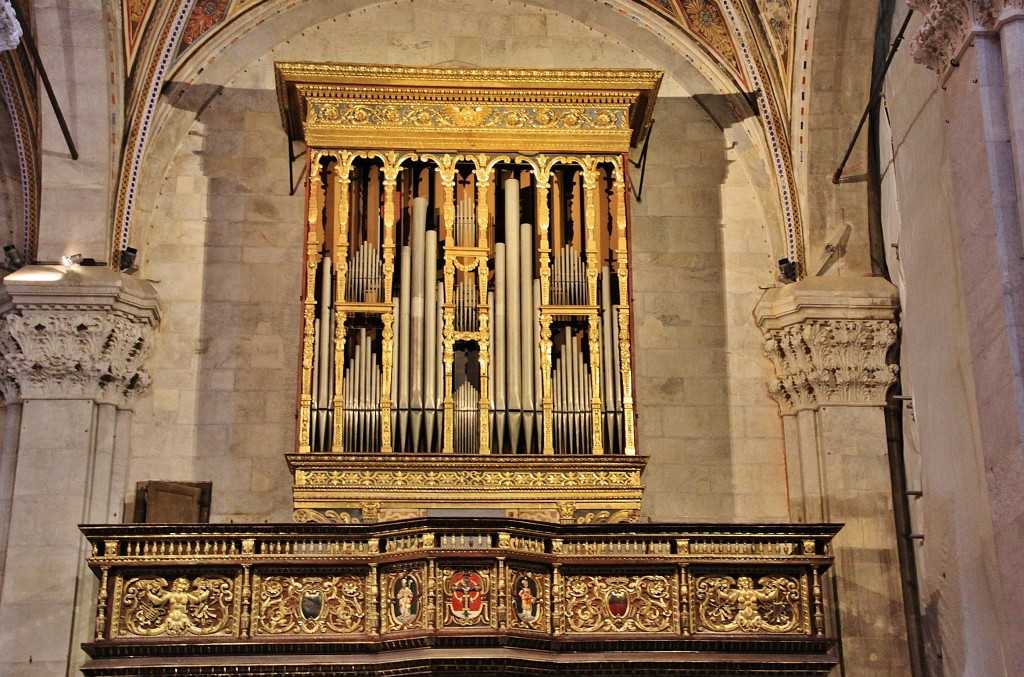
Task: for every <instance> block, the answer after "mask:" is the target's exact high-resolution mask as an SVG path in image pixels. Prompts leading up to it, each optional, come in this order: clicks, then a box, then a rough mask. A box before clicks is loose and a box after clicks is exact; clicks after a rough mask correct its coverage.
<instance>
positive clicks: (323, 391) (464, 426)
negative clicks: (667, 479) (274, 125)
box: [277, 64, 661, 520]
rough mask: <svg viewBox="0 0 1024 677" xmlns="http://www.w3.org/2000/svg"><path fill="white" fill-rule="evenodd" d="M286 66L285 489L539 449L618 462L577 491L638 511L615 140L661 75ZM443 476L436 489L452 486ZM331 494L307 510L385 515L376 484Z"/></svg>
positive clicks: (549, 474)
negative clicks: (299, 235) (289, 292)
mask: <svg viewBox="0 0 1024 677" xmlns="http://www.w3.org/2000/svg"><path fill="white" fill-rule="evenodd" d="M277 76H278V92H279V98H280V101H281V107H282V115H283V117H284V122H285V126H286V129H287V130H288V131H289V134H290V136H291V137H292V138H301V139H303V140H304V141H305V142H306V145H307V148H308V151H307V158H306V159H307V164H306V200H307V203H306V204H307V208H306V239H305V242H306V246H305V271H306V274H305V281H304V287H303V297H302V304H303V324H302V328H301V337H302V363H301V367H300V379H299V388H300V392H299V411H298V439H297V453H296V454H295V455H293V456H291V457H289V461H290V463H291V465H292V467H293V472H294V473H295V477H296V487H295V490H296V497H298V496H299V494H300V493H302V491H300V489H299V487H300V485H302V486H312V484H311V483H310V482H312V483H313V484H315V483H316V482H319V481H321V480H322V479H323V478H324V477H327V478H330V477H332V476H331V475H330V474H328V475H326V476H325V475H322V474H319V473H321V472H327V473H330V472H332V471H330V470H327V469H329V468H334V469H335V470H334V471H333V472H335V475H333V477H335V478H338V477H341V478H342V479H340V480H336V481H335V486H345V485H346V483H347V482H348V479H347V478H348V477H350V475H345V474H343V473H342V471H341V470H339V469H345V470H346V471H352V470H353V469H354V468H356V467H357V466H358V467H364V466H365V467H366V468H368V469H371V470H367V472H373V473H376V474H377V475H379V479H380V480H381V481H382V482H387V481H388V478H389V477H391V478H392V479H394V478H395V477H396V476H400V477H409V476H415V477H416V478H417V480H416V481H417V482H420V483H429V482H430V481H437V476H438V473H439V471H438V469H439V468H455V467H456V466H457V467H460V468H470V469H476V470H468V471H466V473H467V474H465V475H464V476H463V479H464V480H465V481H468V480H469V478H471V477H472V478H474V482H476V478H480V477H482V478H483V483H484V485H487V483H488V482H498V483H499V484H501V483H502V482H504V483H506V484H508V482H511V483H512V484H513V485H514V484H516V483H517V482H519V483H522V482H523V481H525V480H523V478H522V477H519V476H516V477H514V478H513V479H511V480H507V481H506V480H504V479H501V478H500V477H499V476H498V475H487V474H486V473H485V474H484V475H483V476H481V475H479V473H480V472H484V471H483V470H482V469H484V468H499V467H500V468H517V469H521V470H522V469H532V468H536V469H537V470H530V472H533V473H534V474H535V476H536V477H540V478H541V480H540V481H541V483H542V484H545V483H546V484H548V485H552V486H555V485H564V484H565V482H564V481H563V480H562V479H560V475H559V473H561V475H564V467H570V466H571V467H573V468H583V467H585V468H589V469H595V468H598V467H599V466H600V468H606V467H607V468H617V469H625V468H628V470H625V471H624V474H623V475H622V477H623V478H624V480H623V482H624V486H623V487H617V488H616V490H608V491H604V492H603V494H602V493H601V492H594V496H591V497H590V498H591V499H593V501H598V502H600V501H603V503H593V502H592V503H589V504H587V505H592V507H595V508H596V507H598V505H599V504H600V505H606V504H607V505H608V506H611V507H621V506H622V505H629V506H631V507H630V508H629V509H630V510H635V508H636V507H638V500H639V487H640V485H639V469H642V466H643V462H642V460H641V459H639V458H638V457H637V449H636V443H635V439H636V437H635V431H634V421H635V412H634V403H633V397H632V392H633V386H632V360H631V355H632V352H631V331H630V329H631V320H630V317H631V304H630V296H629V277H630V269H629V232H630V230H629V224H628V213H629V205H628V190H629V189H628V186H627V182H628V150H629V147H630V145H631V144H635V141H636V140H637V139H638V138H639V136H640V134H642V133H643V130H644V128H645V127H646V126H647V125H649V121H650V113H651V106H652V105H653V101H654V97H655V95H656V91H657V86H658V83H659V82H660V78H661V74H660V73H656V72H652V71H617V70H611V71H598V70H593V71H553V72H549V71H529V70H522V71H517V70H512V69H443V68H433V69H416V68H408V67H399V66H381V67H371V66H355V65H341V64H277ZM431 459H433V460H431ZM444 459H448V460H444ZM456 459H461V460H456ZM556 459H563V460H558V461H556ZM571 459H576V460H571ZM630 459H636V460H635V461H631V460H630ZM431 463H433V466H431V465H430V464H431ZM602 463H603V464H604V465H601V464H602ZM560 464H561V465H560ZM565 464H570V466H566V465H565ZM572 464H575V465H572ZM581 464H582V465H581ZM588 464H589V465H588ZM595 464H596V465H595ZM609 464H610V465H609ZM616 464H618V465H616ZM314 466H315V467H316V468H318V469H323V470H322V471H321V470H318V469H314ZM402 466H404V467H405V468H406V470H404V471H401V472H402V473H405V474H401V473H399V475H389V474H388V473H387V472H383V473H382V469H388V472H390V471H391V470H392V469H395V468H399V467H402ZM431 467H432V468H433V470H429V469H428V468H431ZM556 468H563V470H556ZM494 472H498V471H494ZM599 472H604V471H599ZM339 473H340V474H339ZM409 473H412V475H409ZM424 473H425V474H424ZM430 473H434V474H433V475H431V474H430ZM537 473H539V474H537ZM587 473H588V474H586V477H587V478H591V474H589V473H590V470H588V471H587ZM367 477H369V476H367ZM581 477H582V475H581ZM594 477H595V478H596V477H598V476H597V475H594ZM600 477H604V478H606V477H607V475H603V476H600ZM544 478H551V479H544ZM452 481H453V482H454V483H456V484H457V483H458V479H457V478H453V480H452ZM588 481H589V479H588ZM369 482H371V483H372V480H369ZM440 484H441V485H443V484H444V482H441V483H440ZM439 487H440V485H439ZM463 488H464V489H467V490H468V491H469V492H470V493H473V492H477V494H478V498H479V497H482V496H483V495H484V494H485V493H486V492H487V490H488V489H495V491H491V493H490V494H488V498H487V499H486V500H477V501H476V503H477V505H487V506H494V505H504V499H502V498H501V497H502V496H504V497H505V498H510V500H511V501H512V503H513V504H523V506H524V507H529V508H532V509H534V512H535V513H536V512H537V511H540V512H541V513H542V512H543V511H544V510H548V511H549V512H550V511H551V510H556V511H558V512H557V515H555V514H554V513H551V515H552V517H553V519H561V520H564V519H566V517H567V515H569V514H570V512H572V511H571V510H570V508H572V507H573V506H575V505H576V504H577V503H578V501H569V500H560V497H563V496H564V495H566V494H567V493H569V494H571V493H573V492H570V491H569V489H571V487H567V486H563V487H562V489H563V490H562V491H561V493H559V492H557V491H556V492H555V493H556V494H557V496H552V497H549V498H554V499H559V500H553V501H552V500H537V499H533V498H529V499H527V498H525V496H526V493H527V492H526V491H525V489H527V487H519V488H514V487H511V486H510V487H509V490H508V491H505V490H502V489H496V488H495V487H488V486H482V487H477V486H473V482H471V483H470V484H469V485H466V484H465V483H464V484H463ZM546 488H547V489H550V488H551V487H546ZM620 489H621V490H623V491H619V490H620ZM509 492H511V493H509ZM617 492H618V493H617ZM317 493H318V492H317V491H313V492H312V494H310V495H313V494H317ZM350 493H351V492H350ZM366 493H367V492H365V491H364V492H363V494H366ZM369 493H371V494H372V493H373V492H372V491H370V492H369ZM396 493H401V492H392V494H391V495H390V496H389V498H390V499H394V495H395V494H396ZM437 493H438V494H439V497H438V498H437V500H436V501H434V504H435V505H444V506H450V505H464V502H463V503H460V502H458V501H457V500H456V499H454V498H453V497H451V496H448V497H446V498H441V497H440V494H442V493H444V492H442V491H440V488H439V491H438V492H437ZM534 493H536V492H534ZM541 493H543V492H541ZM548 493H551V492H550V491H549V492H548ZM331 494H332V492H331V491H329V490H324V491H321V492H319V494H318V495H320V499H317V500H316V501H313V503H315V504H316V505H315V506H313V504H312V503H311V504H310V505H311V506H313V507H310V508H307V509H306V510H307V512H308V511H309V510H313V512H312V513H309V514H315V515H318V516H320V517H324V516H325V515H327V514H328V513H329V512H331V510H327V509H326V508H325V505H326V504H330V505H333V506H335V509H334V510H333V513H332V514H333V515H335V516H337V515H341V514H342V513H340V512H338V509H341V510H342V512H343V513H344V514H345V515H348V516H349V518H350V519H357V518H359V519H367V515H365V514H364V513H365V512H367V511H368V512H370V513H373V514H375V515H376V517H377V518H381V510H384V508H381V507H380V506H381V505H387V504H388V502H389V501H384V502H383V504H382V503H381V502H374V501H370V502H367V501H362V502H361V503H360V507H358V508H354V507H352V506H351V499H352V496H354V494H351V495H350V494H345V492H344V491H342V492H341V493H340V494H339V493H338V492H334V494H333V497H332V498H331V500H330V501H326V503H325V499H324V497H326V496H328V495H331ZM620 494H621V495H620ZM627 494H628V495H629V497H631V498H628V499H626V498H623V496H625V495H627ZM342 495H343V496H342ZM339 496H342V498H345V499H346V500H348V503H347V504H346V505H342V503H345V501H341V502H340V503H339V502H338V500H340V499H338V497H339ZM602 496H603V498H602ZM335 499H338V500H335ZM317 501H319V502H317ZM332 501H333V502H332ZM453 501H454V502H453ZM524 501H525V503H524ZM364 504H367V505H370V508H368V509H367V508H366V505H364ZM298 505H299V503H298V502H297V506H298ZM396 505H400V506H401V507H400V508H399V507H395V508H394V509H393V513H394V516H411V515H412V514H422V509H420V512H419V513H415V510H413V509H412V508H410V507H409V505H410V504H409V501H398V503H397V504H396ZM346 510H347V511H348V512H344V511H346ZM403 510H405V512H402V511H403ZM395 511H397V512H395ZM531 514H532V513H531ZM538 514H540V513H538ZM313 519H317V517H313ZM325 519H326V518H325Z"/></svg>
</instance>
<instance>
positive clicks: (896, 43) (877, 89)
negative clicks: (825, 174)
mask: <svg viewBox="0 0 1024 677" xmlns="http://www.w3.org/2000/svg"><path fill="white" fill-rule="evenodd" d="M912 16H914V10H912V9H911V10H908V11H907V16H906V17H905V18H904V19H903V25H902V26H900V32H899V33H898V34H897V35H896V39H895V40H893V43H892V47H891V48H890V49H889V56H888V57H886V59H885V66H883V67H882V72H881V73H879V74H878V80H877V81H876V82H875V83H874V85H873V86H872V88H871V98H870V99H869V100H868V105H867V106H865V107H864V114H863V115H861V116H860V122H859V123H857V130H856V131H855V132H854V133H853V138H852V139H850V145H849V146H848V147H847V149H846V155H844V156H843V161H842V162H840V163H839V167H838V168H837V169H836V171H835V173H834V174H832V183H834V184H836V185H838V184H839V181H840V179H841V178H842V176H843V172H844V171H846V163H847V162H849V161H850V156H851V155H853V147H854V146H856V145H857V139H858V138H860V133H861V130H863V129H864V123H865V122H867V120H868V115H869V114H870V113H871V111H872V110H873V109H874V107H875V106H877V105H878V99H879V98H880V97H881V96H882V85H884V84H885V76H886V74H887V73H888V72H889V66H891V65H892V60H893V59H894V58H895V57H896V52H897V50H899V48H900V43H902V42H903V34H904V33H906V31H907V25H908V24H910V17H912ZM640 181H641V184H640V185H641V186H642V185H643V174H641V175H640ZM637 201H638V202H639V198H638V199H637Z"/></svg>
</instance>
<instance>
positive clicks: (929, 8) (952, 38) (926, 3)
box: [907, 0, 1024, 74]
mask: <svg viewBox="0 0 1024 677" xmlns="http://www.w3.org/2000/svg"><path fill="white" fill-rule="evenodd" d="M907 4H908V5H909V6H910V8H911V9H912V10H914V11H916V12H919V13H921V14H922V15H923V16H924V21H923V22H922V23H921V26H920V28H918V30H917V34H916V35H915V36H914V38H913V40H911V43H910V51H911V53H912V54H913V56H914V61H916V62H917V63H919V64H923V65H925V66H927V67H928V68H930V69H932V70H933V71H936V72H937V73H940V74H942V73H945V72H946V71H948V70H949V69H950V68H951V67H953V65H954V64H953V62H954V61H955V60H956V59H957V57H958V56H959V55H960V53H961V52H962V51H963V49H964V47H965V46H966V45H967V43H968V42H969V41H970V40H971V38H972V35H973V33H974V32H975V31H991V30H995V29H996V27H997V24H998V22H999V20H1000V16H1001V14H1002V13H1003V12H1004V11H1007V10H1012V8H1013V7H1014V6H1018V7H1024V0H908V2H907Z"/></svg>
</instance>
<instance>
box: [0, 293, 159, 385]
mask: <svg viewBox="0 0 1024 677" xmlns="http://www.w3.org/2000/svg"><path fill="white" fill-rule="evenodd" d="M151 338H152V329H151V328H150V326H149V325H148V324H145V323H142V322H138V321H134V320H133V319H131V318H129V317H126V316H123V315H120V314H118V313H110V312H105V311H102V310H96V311H87V310H86V311H78V312H65V311H61V310H56V309H53V310H28V309H26V310H22V311H17V312H11V313H8V314H6V315H4V316H3V318H2V319H0V388H2V391H3V395H4V397H5V398H6V399H8V401H10V400H12V399H13V398H16V397H17V396H18V395H20V396H21V397H27V398H51V397H75V398H78V397H88V398H94V399H98V400H104V401H118V400H120V399H122V398H131V397H133V396H135V395H138V394H139V393H141V392H143V391H145V390H146V388H148V387H149V384H150V376H149V374H148V373H147V372H146V370H145V368H144V366H143V362H144V361H145V359H146V356H147V355H148V353H149V349H150V344H151Z"/></svg>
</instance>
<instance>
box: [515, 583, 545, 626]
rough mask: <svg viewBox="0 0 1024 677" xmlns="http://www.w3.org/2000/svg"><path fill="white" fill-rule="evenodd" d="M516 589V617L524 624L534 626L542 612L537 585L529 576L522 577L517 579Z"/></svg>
mask: <svg viewBox="0 0 1024 677" xmlns="http://www.w3.org/2000/svg"><path fill="white" fill-rule="evenodd" d="M515 589H516V591H515V596H516V597H515V607H516V615H517V616H519V620H521V621H523V622H524V623H530V624H532V623H533V622H534V621H536V620H537V617H538V615H539V611H540V600H538V599H537V583H536V582H535V581H534V580H533V579H532V578H530V577H529V576H520V577H519V578H517V579H516V584H515Z"/></svg>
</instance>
